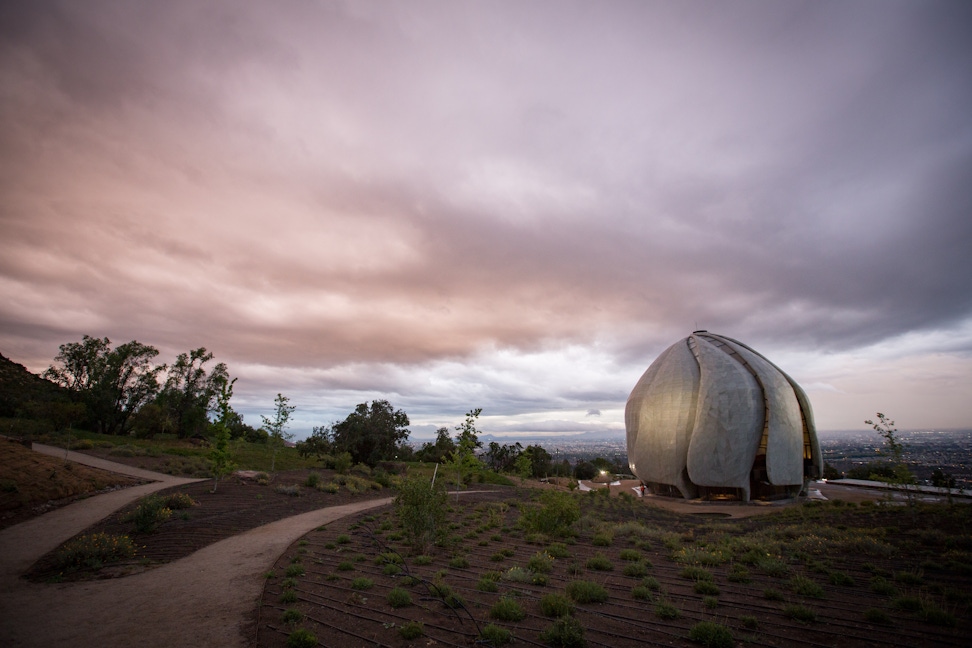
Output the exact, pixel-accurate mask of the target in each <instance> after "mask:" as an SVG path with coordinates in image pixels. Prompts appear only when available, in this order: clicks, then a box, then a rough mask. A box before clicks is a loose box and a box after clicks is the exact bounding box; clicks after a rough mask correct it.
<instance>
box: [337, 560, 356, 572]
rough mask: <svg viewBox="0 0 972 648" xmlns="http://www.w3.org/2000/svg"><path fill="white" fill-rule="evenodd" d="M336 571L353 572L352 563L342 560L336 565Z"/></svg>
mask: <svg viewBox="0 0 972 648" xmlns="http://www.w3.org/2000/svg"><path fill="white" fill-rule="evenodd" d="M337 570H338V571H354V563H353V562H351V561H350V560H344V561H341V562H339V563H338V566H337Z"/></svg>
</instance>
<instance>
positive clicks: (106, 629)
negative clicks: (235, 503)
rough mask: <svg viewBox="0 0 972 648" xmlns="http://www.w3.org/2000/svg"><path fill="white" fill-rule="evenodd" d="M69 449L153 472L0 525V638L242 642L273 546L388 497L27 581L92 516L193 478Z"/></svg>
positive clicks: (219, 646)
mask: <svg viewBox="0 0 972 648" xmlns="http://www.w3.org/2000/svg"><path fill="white" fill-rule="evenodd" d="M33 449H34V450H37V451H39V452H44V453H46V454H52V455H55V456H58V457H61V456H64V454H65V451H64V450H63V449H62V448H54V447H50V446H40V445H39V444H34V446H33ZM67 458H68V459H70V460H72V461H77V462H78V463H83V464H87V465H89V466H94V467H96V468H103V469H105V470H110V471H112V472H117V473H122V474H126V475H132V476H135V477H141V478H145V479H154V480H156V481H155V482H153V483H151V484H144V485H142V486H135V487H132V488H126V489H123V490H118V491H113V492H111V493H106V494H104V495H98V496H95V497H90V498H87V499H83V500H79V501H77V502H74V503H72V504H70V505H69V506H66V507H64V508H61V509H57V510H54V511H51V512H49V513H46V514H44V515H41V516H39V517H36V518H33V519H31V520H28V521H26V522H23V523H21V524H18V525H15V526H13V527H10V528H8V529H5V530H3V531H0V561H2V562H0V646H4V647H5V648H13V647H17V648H20V647H26V646H45V647H48V646H72V647H74V648H84V647H87V646H99V647H101V646H105V647H113V648H127V647H129V646H131V647H132V648H135V647H137V648H152V647H155V646H158V647H159V648H174V647H180V646H187V647H188V646H193V647H197V646H198V647H213V648H241V647H244V646H248V645H249V644H250V643H251V641H252V637H253V634H254V633H253V628H252V624H253V619H252V614H253V611H254V609H255V608H256V605H257V603H258V601H259V598H260V596H261V594H262V592H263V583H264V574H265V573H266V572H267V571H268V570H269V569H270V568H271V567H272V565H273V563H274V562H275V561H276V559H277V558H278V557H279V556H280V554H282V553H283V552H284V550H285V549H286V548H287V547H288V546H289V545H290V544H291V543H293V542H294V541H295V540H297V539H298V538H300V537H301V536H302V535H304V534H305V533H307V532H309V531H311V530H312V529H315V528H316V527H319V526H321V525H323V524H328V523H330V522H333V521H334V520H337V519H340V518H342V517H344V516H347V515H352V514H354V513H358V512H359V511H363V510H366V509H369V508H374V507H378V506H383V505H385V504H388V503H390V502H391V501H392V499H391V498H382V499H377V500H368V501H363V502H355V503H352V504H346V505H344V506H334V507H329V508H324V509H318V510H316V511H311V512H309V513H304V514H301V515H296V516H293V517H289V518H285V519H283V520H279V521H277V522H273V523H271V524H267V525H264V526H262V527H257V528H255V529H251V530H250V531H247V532H245V533H241V534H239V535H236V536H233V537H231V538H227V539H226V540H222V541H220V542H217V543H215V544H212V545H210V546H208V547H206V548H204V549H201V550H199V551H197V552H195V553H194V554H191V555H189V556H187V557H185V558H183V559H181V560H177V561H175V562H172V563H168V564H166V565H163V566H162V567H159V568H157V569H152V570H149V571H145V572H142V573H140V574H136V575H133V576H128V577H125V578H118V579H110V580H101V581H88V582H79V583H59V584H37V583H31V582H28V581H26V580H24V579H22V578H20V575H21V574H22V573H24V572H25V571H26V570H27V569H28V568H29V567H30V566H31V565H32V564H33V563H34V562H35V561H36V560H37V559H38V558H40V557H41V556H43V555H44V554H45V553H47V552H48V551H51V550H52V549H54V548H55V547H57V546H58V545H59V544H61V543H62V542H64V541H65V540H67V539H68V538H70V537H72V536H74V535H75V534H77V533H79V532H81V531H83V530H84V529H86V528H87V527H88V526H90V525H91V524H94V523H95V522H97V521H98V520H100V519H102V518H104V517H106V516H108V515H110V514H111V513H112V512H113V511H116V510H117V509H119V508H121V507H123V506H125V505H126V504H128V503H130V502H132V501H134V500H136V499H138V498H140V497H143V496H145V495H148V494H149V493H153V492H155V491H158V490H162V489H164V488H169V487H171V486H178V485H182V484H187V483H190V482H193V481H199V480H195V479H185V478H181V477H172V476H170V475H163V474H160V473H155V472H151V471H147V470H140V469H138V468H132V467H130V466H125V465H122V464H118V463H114V462H111V461H105V460H103V459H98V458H96V457H90V456H88V455H84V454H80V453H74V452H69V453H67Z"/></svg>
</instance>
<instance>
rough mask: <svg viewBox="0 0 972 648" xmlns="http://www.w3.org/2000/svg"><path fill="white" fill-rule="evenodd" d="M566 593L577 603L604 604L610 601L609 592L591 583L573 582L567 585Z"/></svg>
mask: <svg viewBox="0 0 972 648" xmlns="http://www.w3.org/2000/svg"><path fill="white" fill-rule="evenodd" d="M565 591H566V592H567V596H569V597H570V598H572V599H573V600H574V601H576V602H577V603H603V602H604V601H606V600H608V591H607V590H606V589H604V587H602V586H601V585H599V584H597V583H592V582H591V581H571V582H570V583H567V587H566V588H565Z"/></svg>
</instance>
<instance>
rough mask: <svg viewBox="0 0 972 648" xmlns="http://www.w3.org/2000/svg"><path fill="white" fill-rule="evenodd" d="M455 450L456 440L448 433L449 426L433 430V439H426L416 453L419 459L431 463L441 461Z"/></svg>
mask: <svg viewBox="0 0 972 648" xmlns="http://www.w3.org/2000/svg"><path fill="white" fill-rule="evenodd" d="M455 451H456V442H455V441H453V440H452V435H451V434H449V428H446V427H440V428H439V429H438V430H436V432H435V441H434V442H432V441H427V442H425V443H423V444H422V448H421V449H420V450H419V451H418V452H417V453H416V457H417V458H418V460H419V461H429V462H432V463H443V462H445V461H446V460H447V459H448V458H449V455H451V454H452V453H453V452H455Z"/></svg>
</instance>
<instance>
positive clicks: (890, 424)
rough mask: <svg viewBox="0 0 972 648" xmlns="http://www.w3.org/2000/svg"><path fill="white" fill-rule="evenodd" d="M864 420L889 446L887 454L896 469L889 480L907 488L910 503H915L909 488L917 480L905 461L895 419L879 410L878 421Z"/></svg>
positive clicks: (893, 468)
mask: <svg viewBox="0 0 972 648" xmlns="http://www.w3.org/2000/svg"><path fill="white" fill-rule="evenodd" d="M864 422H865V423H866V424H867V425H870V426H871V427H872V428H874V431H875V432H877V433H878V434H880V435H881V438H883V439H884V445H885V446H887V454H888V455H890V457H891V462H892V466H891V467H892V470H893V471H894V472H893V477H891V478H890V479H888V482H889V483H891V484H893V485H895V486H897V487H900V488H902V489H903V490H905V492H906V494H907V495H908V501H909V503H911V504H914V503H915V502H914V493H912V492H911V491H910V490H908V486H910V485H913V484H915V483H916V480H915V476H914V475H913V474H912V473H911V471H910V470H908V466H907V465H906V464H905V462H904V444H903V443H901V441H899V440H898V429H897V428H896V427H894V421H892V420H891V419H890V418H889V417H887V416H885V415H884V414H882V413H881V412H878V413H877V422H875V421H872V420H871V419H868V420H866V421H864ZM882 454H884V453H882Z"/></svg>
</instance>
